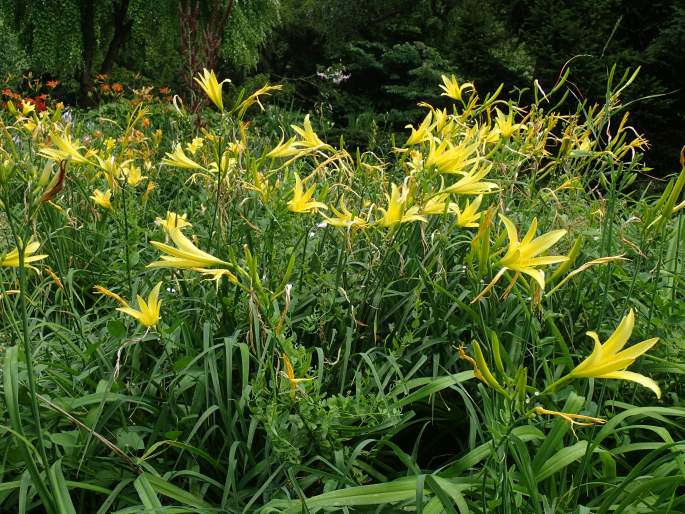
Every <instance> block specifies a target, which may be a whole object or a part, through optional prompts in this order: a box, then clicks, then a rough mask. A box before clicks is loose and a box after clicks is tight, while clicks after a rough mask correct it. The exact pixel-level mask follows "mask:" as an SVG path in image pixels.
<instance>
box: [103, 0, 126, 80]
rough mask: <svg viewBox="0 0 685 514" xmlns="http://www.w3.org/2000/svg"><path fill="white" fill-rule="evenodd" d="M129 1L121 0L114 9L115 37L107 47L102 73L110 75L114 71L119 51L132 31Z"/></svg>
mask: <svg viewBox="0 0 685 514" xmlns="http://www.w3.org/2000/svg"><path fill="white" fill-rule="evenodd" d="M128 5H129V0H121V1H120V2H118V3H117V5H116V7H115V8H114V35H113V36H112V40H111V41H110V42H109V46H108V47H107V53H106V54H105V59H104V61H102V66H101V67H100V71H101V72H102V73H109V72H111V71H112V67H113V66H114V61H115V59H116V57H117V54H118V52H119V49H120V48H121V47H122V46H123V45H124V42H125V41H126V38H127V37H128V33H129V31H130V30H131V26H132V25H133V21H132V20H129V19H127V14H128Z"/></svg>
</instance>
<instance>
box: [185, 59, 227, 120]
mask: <svg viewBox="0 0 685 514" xmlns="http://www.w3.org/2000/svg"><path fill="white" fill-rule="evenodd" d="M193 80H195V82H197V83H198V84H199V85H200V87H201V88H202V90H203V91H204V92H205V94H206V95H207V96H208V97H209V99H210V100H211V101H212V102H214V105H216V106H217V107H218V108H219V110H220V111H221V112H223V111H224V98H223V91H222V88H223V85H224V82H231V81H230V79H224V80H222V81H221V82H219V81H218V80H217V78H216V75H215V74H214V71H209V70H207V68H204V69H203V70H202V73H200V74H199V76H198V77H195V78H194V79H193Z"/></svg>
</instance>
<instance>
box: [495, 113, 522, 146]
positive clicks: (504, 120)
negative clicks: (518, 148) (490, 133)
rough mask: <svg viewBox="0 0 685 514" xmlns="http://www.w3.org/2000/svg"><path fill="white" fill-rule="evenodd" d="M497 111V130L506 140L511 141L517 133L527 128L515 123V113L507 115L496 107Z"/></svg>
mask: <svg viewBox="0 0 685 514" xmlns="http://www.w3.org/2000/svg"><path fill="white" fill-rule="evenodd" d="M495 111H496V112H497V120H496V126H495V130H496V131H497V132H498V133H499V134H500V135H501V136H502V137H503V138H504V139H509V138H510V137H511V136H512V135H513V134H514V133H515V132H518V131H519V130H521V129H523V128H525V127H526V126H525V125H523V124H521V123H514V113H513V112H512V111H509V114H506V115H505V114H504V113H503V112H502V111H500V110H499V109H498V108H497V107H495Z"/></svg>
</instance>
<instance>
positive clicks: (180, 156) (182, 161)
mask: <svg viewBox="0 0 685 514" xmlns="http://www.w3.org/2000/svg"><path fill="white" fill-rule="evenodd" d="M162 164H166V165H167V166H174V167H176V168H183V169H187V170H202V169H204V168H203V167H202V166H201V165H199V164H198V163H196V162H195V161H194V160H192V159H191V158H190V157H188V156H187V155H186V154H185V152H184V151H183V147H182V146H181V144H180V143H178V144H177V145H176V148H174V151H173V152H171V153H169V152H167V153H166V157H164V159H162Z"/></svg>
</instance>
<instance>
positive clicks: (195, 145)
mask: <svg viewBox="0 0 685 514" xmlns="http://www.w3.org/2000/svg"><path fill="white" fill-rule="evenodd" d="M204 144H205V140H204V139H202V138H201V137H195V138H193V140H192V141H191V142H190V143H188V144H187V145H186V148H187V149H188V151H189V152H190V153H191V154H192V155H195V152H197V151H198V150H199V149H200V148H202V147H203V146H204Z"/></svg>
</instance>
